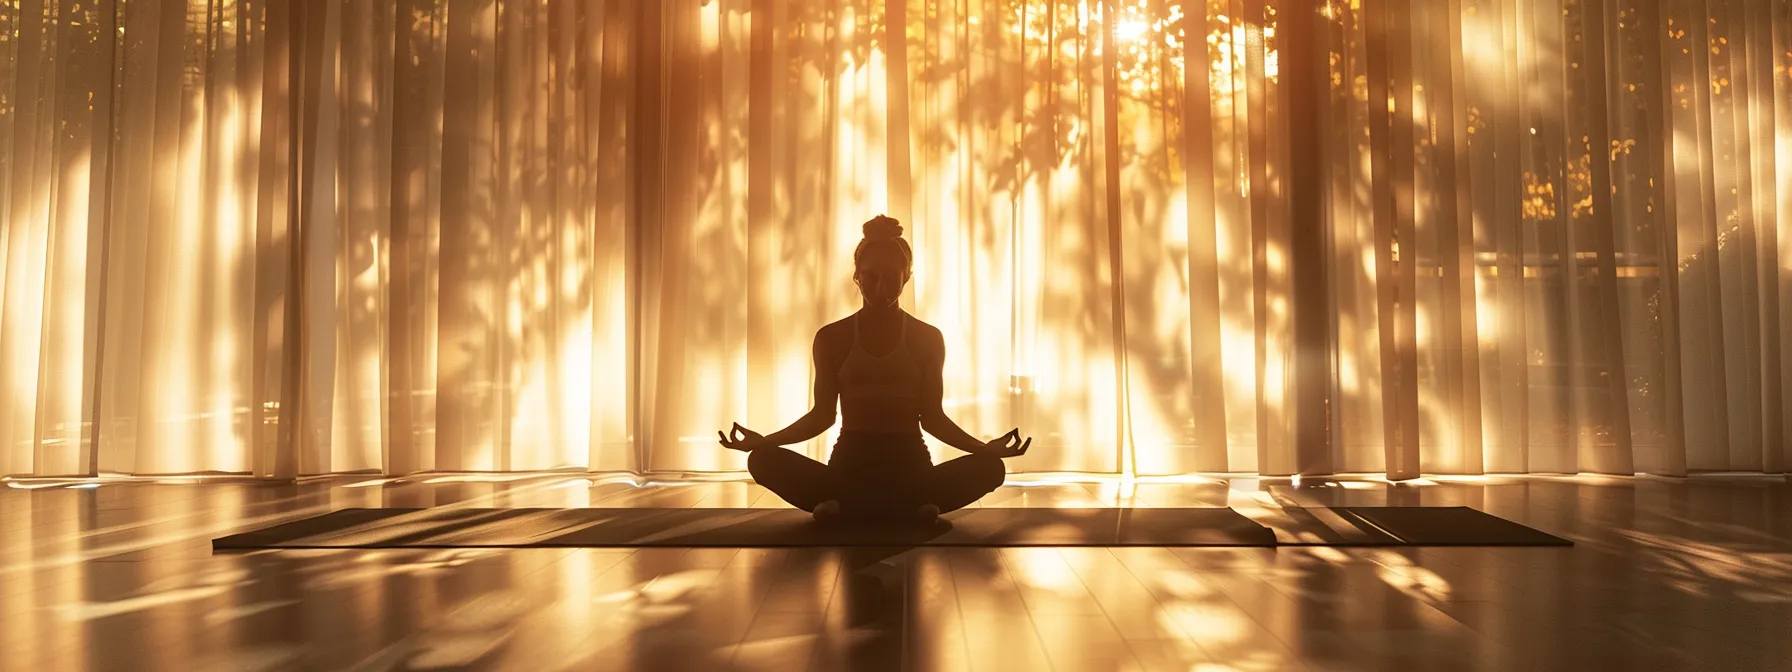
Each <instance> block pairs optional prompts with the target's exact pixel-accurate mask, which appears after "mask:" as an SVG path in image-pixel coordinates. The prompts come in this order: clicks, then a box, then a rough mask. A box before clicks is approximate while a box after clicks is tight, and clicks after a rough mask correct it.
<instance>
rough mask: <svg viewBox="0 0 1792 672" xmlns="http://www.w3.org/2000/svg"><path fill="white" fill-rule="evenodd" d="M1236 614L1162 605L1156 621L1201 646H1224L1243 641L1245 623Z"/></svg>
mask: <svg viewBox="0 0 1792 672" xmlns="http://www.w3.org/2000/svg"><path fill="white" fill-rule="evenodd" d="M1240 617H1241V615H1240V614H1237V613H1233V612H1231V611H1228V610H1227V609H1225V608H1223V607H1221V606H1218V605H1207V604H1188V603H1179V604H1166V605H1164V606H1163V607H1162V608H1161V609H1160V610H1159V612H1158V618H1159V619H1160V621H1162V622H1163V624H1164V625H1165V626H1168V627H1169V629H1172V631H1174V630H1181V631H1182V632H1184V633H1187V634H1188V636H1189V637H1192V638H1194V640H1195V641H1197V642H1200V643H1201V644H1202V645H1215V644H1228V643H1231V642H1236V641H1238V640H1240V639H1243V638H1244V635H1245V632H1246V628H1245V624H1244V623H1242V622H1240V620H1239V619H1240Z"/></svg>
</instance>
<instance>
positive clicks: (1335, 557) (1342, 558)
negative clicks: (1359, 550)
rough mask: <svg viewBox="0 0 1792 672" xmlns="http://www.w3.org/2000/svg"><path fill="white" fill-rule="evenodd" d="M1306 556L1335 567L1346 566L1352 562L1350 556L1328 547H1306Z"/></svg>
mask: <svg viewBox="0 0 1792 672" xmlns="http://www.w3.org/2000/svg"><path fill="white" fill-rule="evenodd" d="M1307 554H1308V555H1311V556H1313V557H1315V558H1318V559H1320V560H1324V561H1326V562H1329V563H1332V564H1335V565H1347V564H1350V562H1351V560H1352V558H1351V557H1350V554H1348V553H1345V552H1343V551H1340V550H1338V549H1335V548H1332V547H1330V546H1311V547H1308V548H1307Z"/></svg>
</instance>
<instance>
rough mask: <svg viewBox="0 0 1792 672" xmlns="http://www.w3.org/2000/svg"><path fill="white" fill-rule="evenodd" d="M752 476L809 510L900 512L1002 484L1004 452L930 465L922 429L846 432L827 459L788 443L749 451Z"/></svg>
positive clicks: (951, 504)
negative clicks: (832, 504)
mask: <svg viewBox="0 0 1792 672" xmlns="http://www.w3.org/2000/svg"><path fill="white" fill-rule="evenodd" d="M747 471H749V472H751V473H752V474H753V480H754V481H757V482H758V483H759V484H760V485H762V486H765V488H766V489H767V490H770V491H772V492H773V493H775V494H776V495H778V496H779V497H782V498H784V501H786V502H790V503H791V504H792V505H794V506H796V507H797V508H799V509H802V510H804V511H814V510H815V506H816V505H817V504H820V503H822V502H826V501H829V500H833V501H837V502H839V503H840V508H841V511H842V513H844V514H845V515H846V516H847V517H851V518H878V517H887V516H901V515H906V514H909V513H912V512H914V510H915V509H917V508H919V507H921V506H922V505H924V504H932V505H934V506H937V507H939V508H940V512H941V513H945V512H947V511H955V510H957V509H961V508H964V507H965V506H966V505H969V504H970V503H971V502H975V501H977V498H979V497H982V496H984V495H987V494H989V493H991V492H993V491H995V489H996V488H998V487H1001V485H1002V479H1003V478H1004V477H1005V476H1006V475H1007V470H1006V469H1005V468H1004V467H1003V466H1002V460H1001V459H1000V458H995V457H990V456H988V455H965V456H963V457H959V458H957V459H953V460H950V461H947V462H944V463H941V464H937V465H936V464H933V461H932V459H931V458H930V457H929V456H928V454H927V444H926V443H925V442H924V441H923V440H922V438H921V435H920V434H880V433H873V432H851V431H848V432H841V434H840V441H839V443H836V444H834V452H833V453H832V454H831V455H829V457H828V463H827V464H822V463H820V462H817V461H815V460H812V459H809V458H808V457H806V456H804V455H800V454H798V453H796V452H794V451H791V450H788V449H785V448H761V449H759V450H755V451H753V452H752V453H751V454H749V455H748V456H747Z"/></svg>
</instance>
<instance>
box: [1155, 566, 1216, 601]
mask: <svg viewBox="0 0 1792 672" xmlns="http://www.w3.org/2000/svg"><path fill="white" fill-rule="evenodd" d="M1151 580H1152V581H1153V582H1155V583H1156V584H1157V587H1158V588H1159V589H1161V590H1163V591H1165V592H1168V593H1169V594H1171V595H1174V596H1176V597H1178V598H1181V599H1192V598H1204V597H1208V596H1210V595H1213V588H1212V587H1211V586H1208V585H1207V584H1206V583H1205V582H1203V581H1201V579H1199V578H1196V577H1195V576H1194V575H1193V574H1189V573H1187V572H1180V571H1175V570H1171V571H1164V572H1157V573H1155V574H1153V575H1152V577H1151Z"/></svg>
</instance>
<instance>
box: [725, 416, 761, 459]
mask: <svg viewBox="0 0 1792 672" xmlns="http://www.w3.org/2000/svg"><path fill="white" fill-rule="evenodd" d="M716 436H718V437H721V439H722V447H723V448H727V449H729V450H738V451H740V452H743V453H750V452H753V451H754V450H756V449H758V448H761V447H764V446H765V445H767V444H766V442H765V435H763V434H760V433H759V432H755V431H753V430H751V429H747V428H745V427H742V426H740V423H738V422H737V423H734V426H733V427H730V428H729V429H728V433H727V434H723V433H722V432H719V431H718V432H716Z"/></svg>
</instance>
